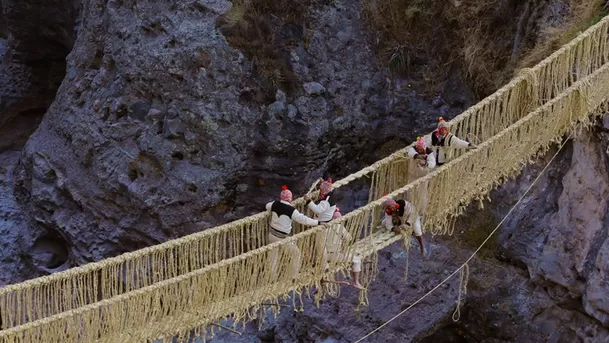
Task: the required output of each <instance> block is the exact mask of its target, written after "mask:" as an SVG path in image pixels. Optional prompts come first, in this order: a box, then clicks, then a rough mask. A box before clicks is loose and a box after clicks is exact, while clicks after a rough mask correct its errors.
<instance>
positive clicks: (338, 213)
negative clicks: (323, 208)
mask: <svg viewBox="0 0 609 343" xmlns="http://www.w3.org/2000/svg"><path fill="white" fill-rule="evenodd" d="M340 217H341V214H340V209H339V208H338V207H337V208H336V209H335V210H334V214H333V215H332V219H337V218H340Z"/></svg>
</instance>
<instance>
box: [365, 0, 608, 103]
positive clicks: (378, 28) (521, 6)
mask: <svg viewBox="0 0 609 343" xmlns="http://www.w3.org/2000/svg"><path fill="white" fill-rule="evenodd" d="M569 1H570V3H571V8H572V18H573V19H572V21H571V22H569V23H566V24H565V25H561V26H560V28H558V29H552V30H547V32H545V33H546V36H547V37H548V38H547V40H546V41H544V43H543V44H541V45H540V44H538V42H536V40H537V39H536V34H537V31H538V30H537V27H536V25H537V23H538V19H539V18H540V16H541V15H542V13H543V10H544V9H545V6H547V2H546V1H543V0H530V1H509V0H450V1H428V0H364V1H363V15H364V18H365V19H366V21H367V24H368V26H369V27H370V28H371V29H372V31H373V34H374V42H375V44H376V48H377V55H378V58H379V60H380V62H381V63H383V64H385V65H387V66H388V67H389V68H390V69H391V70H392V71H393V72H395V73H397V74H408V75H409V76H411V78H414V79H417V80H421V82H422V84H420V85H418V86H421V87H426V90H427V91H428V92H437V91H439V88H440V87H441V86H442V82H443V81H444V80H446V76H447V75H448V73H449V71H450V70H451V68H459V69H460V70H461V71H462V74H463V75H465V76H466V77H467V79H468V81H469V83H470V85H471V88H472V89H473V90H474V91H475V92H476V93H477V95H478V96H479V97H483V96H485V95H488V94H490V93H491V92H493V91H494V90H496V89H497V88H499V87H500V86H502V85H503V84H505V83H506V82H507V81H508V80H509V79H510V78H511V77H512V76H513V74H514V70H515V69H517V68H521V67H525V66H530V65H533V64H535V63H536V62H537V61H539V60H541V59H543V58H544V57H545V56H547V55H549V54H550V53H551V52H552V50H554V49H556V48H558V47H560V46H561V45H562V44H564V43H565V42H567V41H569V40H570V39H572V38H573V37H575V35H577V33H578V32H579V31H581V30H582V29H585V28H586V27H588V26H590V25H591V24H593V23H594V21H595V20H596V21H598V19H600V18H601V14H599V13H602V12H601V11H602V7H603V3H604V0H569ZM536 45H537V46H536ZM519 61H522V62H521V63H519ZM415 73H416V74H415Z"/></svg>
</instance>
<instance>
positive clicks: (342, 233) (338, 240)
mask: <svg viewBox="0 0 609 343" xmlns="http://www.w3.org/2000/svg"><path fill="white" fill-rule="evenodd" d="M340 217H341V214H340V210H339V209H338V208H336V209H335V211H334V214H333V215H332V219H338V218H340ZM351 238H352V237H351V234H349V231H347V229H346V228H345V227H344V226H343V225H342V224H341V223H340V222H338V223H335V224H333V225H330V228H329V229H328V230H324V231H323V232H322V233H321V234H320V235H318V236H317V242H316V244H317V246H318V247H321V248H322V249H323V250H322V253H323V258H322V261H324V262H325V263H326V265H325V267H324V269H326V270H327V269H328V268H329V267H330V262H334V263H345V262H351V263H352V264H351V276H352V277H353V282H352V283H347V282H342V281H341V283H347V284H350V285H351V286H353V287H355V288H357V289H364V286H362V284H361V283H360V282H359V274H360V272H361V271H362V259H361V257H360V256H359V255H358V254H355V253H349V252H345V251H344V249H343V243H349V242H350V241H351ZM322 282H327V281H325V280H322Z"/></svg>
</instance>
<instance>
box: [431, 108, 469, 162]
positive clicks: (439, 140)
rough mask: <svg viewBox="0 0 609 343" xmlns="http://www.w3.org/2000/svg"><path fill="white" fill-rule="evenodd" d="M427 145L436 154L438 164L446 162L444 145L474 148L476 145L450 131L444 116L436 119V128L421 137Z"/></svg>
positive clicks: (457, 147)
mask: <svg viewBox="0 0 609 343" xmlns="http://www.w3.org/2000/svg"><path fill="white" fill-rule="evenodd" d="M423 139H425V142H426V143H427V146H428V147H431V150H432V151H433V152H435V154H436V164H437V165H438V166H441V165H443V164H444V163H447V162H448V160H449V158H448V157H447V153H446V151H445V149H444V148H445V147H450V148H453V149H454V148H456V149H475V148H477V146H475V145H474V144H472V143H470V142H467V141H464V140H462V139H461V138H459V137H457V136H455V135H453V134H452V133H450V130H449V127H448V123H447V122H446V121H445V120H444V118H442V117H440V119H439V121H438V128H437V129H436V130H435V131H433V132H432V133H430V134H428V135H426V136H424V137H423Z"/></svg>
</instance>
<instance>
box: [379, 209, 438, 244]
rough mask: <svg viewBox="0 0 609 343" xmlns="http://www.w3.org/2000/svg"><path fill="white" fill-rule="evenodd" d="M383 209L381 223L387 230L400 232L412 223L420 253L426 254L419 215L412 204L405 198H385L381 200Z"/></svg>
mask: <svg viewBox="0 0 609 343" xmlns="http://www.w3.org/2000/svg"><path fill="white" fill-rule="evenodd" d="M383 208H384V209H385V218H383V221H382V224H383V226H384V227H385V228H386V229H387V230H391V231H392V232H395V233H401V232H402V231H403V230H406V229H408V228H409V227H411V226H412V224H413V223H414V236H415V237H416V239H417V241H419V246H420V247H421V254H422V255H423V256H425V255H427V248H426V247H425V242H423V232H422V231H421V217H420V216H419V215H418V214H417V213H416V211H415V208H414V206H412V204H411V203H409V202H408V201H406V200H402V199H400V200H397V201H396V200H393V199H391V198H388V199H386V200H385V201H384V202H383Z"/></svg>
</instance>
